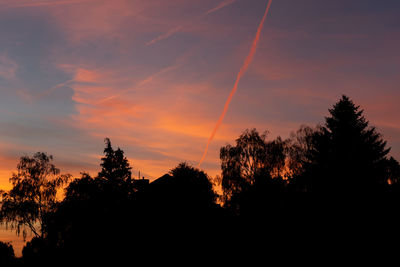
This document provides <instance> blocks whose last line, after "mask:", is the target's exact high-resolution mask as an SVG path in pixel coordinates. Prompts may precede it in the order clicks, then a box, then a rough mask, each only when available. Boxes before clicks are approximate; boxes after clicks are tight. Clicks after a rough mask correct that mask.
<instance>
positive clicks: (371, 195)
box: [0, 96, 400, 265]
mask: <svg viewBox="0 0 400 267" xmlns="http://www.w3.org/2000/svg"><path fill="white" fill-rule="evenodd" d="M329 113H330V115H329V116H328V117H327V118H326V119H325V124H324V125H317V126H316V127H314V128H312V127H308V126H301V127H300V128H299V129H298V130H297V132H295V133H293V134H291V136H290V138H288V139H286V140H283V139H282V138H280V137H277V138H276V139H273V140H267V133H266V132H265V133H262V134H260V133H258V132H257V130H255V129H252V130H245V131H244V132H243V133H242V134H241V135H240V136H239V138H238V139H237V140H236V143H235V145H229V144H228V145H226V146H224V147H222V148H221V150H220V159H221V170H222V173H221V177H220V178H219V179H218V183H219V185H220V186H221V189H222V195H221V196H219V195H218V194H217V193H216V192H217V190H216V189H215V187H214V185H213V183H212V179H211V178H210V177H209V176H208V175H207V174H206V173H205V172H204V171H202V170H200V169H197V168H194V167H192V166H190V165H189V164H188V163H180V164H179V165H178V166H176V167H175V168H173V169H172V170H171V171H170V172H169V173H167V174H165V175H163V176H162V177H160V178H158V179H155V180H154V181H152V182H151V183H147V181H145V180H135V179H132V174H131V171H132V167H131V165H130V163H129V161H128V160H127V158H126V157H125V155H124V151H123V150H122V149H120V148H118V149H116V150H114V149H113V147H112V145H111V141H110V139H108V138H106V139H105V149H104V156H103V157H102V158H101V162H100V167H101V170H100V172H99V173H98V175H97V177H94V178H93V177H91V176H90V175H89V174H88V173H82V174H81V177H80V178H76V179H73V180H72V181H71V182H70V183H69V184H68V186H67V187H66V188H65V194H64V199H63V200H62V201H61V202H57V201H56V198H55V193H56V191H57V189H58V188H60V187H61V186H62V185H63V184H64V183H65V182H66V181H67V180H68V179H69V178H70V177H69V175H64V176H62V175H60V171H59V170H58V169H57V168H55V166H54V165H53V164H52V163H51V161H52V157H51V156H47V155H46V154H45V153H37V154H35V155H34V157H33V158H29V157H22V158H21V161H20V163H19V164H18V167H17V168H18V173H17V174H14V175H13V178H11V179H10V180H11V182H12V183H13V189H12V190H10V191H9V192H6V193H3V194H2V196H3V203H2V207H1V215H2V220H3V221H6V222H10V223H14V227H16V228H17V231H19V229H21V227H22V226H23V225H27V226H28V227H29V226H30V225H32V226H35V227H36V225H35V224H34V223H35V222H40V224H39V226H40V228H33V229H32V231H33V232H34V233H36V236H35V237H34V238H33V239H32V240H31V241H30V242H28V243H27V244H26V246H25V247H24V249H23V263H24V264H26V265H39V264H41V265H47V264H48V265H50V264H54V262H56V261H58V262H59V261H60V260H62V262H63V264H76V263H77V261H78V259H79V263H80V264H91V265H94V264H104V262H105V261H106V260H107V261H109V260H111V261H113V264H114V265H119V264H120V265H122V264H124V265H125V264H126V263H127V262H135V263H137V262H142V261H146V263H147V264H151V263H163V264H166V263H169V262H174V263H175V262H176V261H178V260H179V259H183V256H182V255H184V256H185V257H190V258H192V259H205V258H207V256H210V252H212V251H221V250H222V251H224V252H226V253H228V254H224V255H239V253H243V251H246V250H247V251H252V252H253V251H254V249H255V250H256V249H257V246H254V244H256V243H254V240H257V239H258V241H265V240H267V238H269V239H268V240H271V236H274V235H276V236H277V237H279V238H280V239H282V236H285V235H286V236H290V235H291V234H293V236H296V235H295V233H296V232H299V233H306V234H304V236H301V240H304V239H306V238H308V236H307V233H308V231H310V232H312V231H315V230H316V229H318V230H319V229H323V228H324V227H326V222H328V221H333V222H339V223H340V222H341V221H343V219H344V218H345V219H346V220H348V219H349V218H352V217H354V216H355V215H360V214H361V215H365V218H367V219H368V218H373V217H377V218H379V219H382V220H384V219H385V218H390V215H391V214H394V212H393V211H395V210H396V209H398V207H399V205H400V201H399V199H398V193H399V192H400V164H399V162H398V161H397V160H395V159H394V158H393V157H390V158H389V157H388V153H389V149H388V148H386V142H385V141H384V140H383V138H382V136H381V135H380V134H379V133H378V132H377V130H376V128H374V127H372V126H370V125H369V122H368V121H367V120H366V119H365V117H364V115H363V110H360V107H358V106H356V105H355V104H354V103H353V102H352V101H351V100H350V99H349V98H348V97H346V96H343V97H342V98H341V99H340V100H339V101H338V102H337V103H336V104H335V105H334V106H333V108H332V109H330V110H329ZM218 200H219V201H220V203H218ZM255 219H256V220H255ZM28 222H29V223H28ZM324 237H326V236H324ZM242 242H243V243H242ZM252 242H253V243H252ZM243 244H245V245H243ZM257 244H259V242H257ZM274 245H275V243H274ZM3 248H4V249H5V250H7V251H8V252H6V253H9V252H10V251H9V247H7V244H6V245H5V247H4V246H3ZM1 249H2V246H1V244H0V253H3V252H1ZM10 255H11V254H10ZM212 255H214V254H212ZM158 260H159V261H158Z"/></svg>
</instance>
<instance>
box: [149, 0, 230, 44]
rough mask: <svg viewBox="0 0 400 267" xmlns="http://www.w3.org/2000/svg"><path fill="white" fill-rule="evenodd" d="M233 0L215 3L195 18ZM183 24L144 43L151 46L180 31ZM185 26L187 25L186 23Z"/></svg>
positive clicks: (206, 14) (227, 4)
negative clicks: (215, 4)
mask: <svg viewBox="0 0 400 267" xmlns="http://www.w3.org/2000/svg"><path fill="white" fill-rule="evenodd" d="M235 2H236V0H226V1H223V2H221V3H220V4H219V5H217V6H216V7H214V8H211V9H209V10H207V11H206V12H205V13H203V14H202V15H201V16H199V17H198V18H197V19H199V18H203V17H205V16H208V15H210V14H212V13H215V12H217V11H218V10H220V9H222V8H224V7H227V6H229V5H231V4H233V3H235ZM192 23H193V22H192ZM184 26H185V25H179V26H177V27H175V28H172V29H170V30H169V31H167V32H166V33H163V34H161V35H159V36H157V37H156V38H154V39H152V40H151V41H149V42H147V43H146V46H151V45H153V44H155V43H158V42H160V41H162V40H165V39H167V38H169V37H171V36H172V35H174V34H176V33H177V32H180V31H181V30H182V29H183V28H184ZM186 26H187V25H186Z"/></svg>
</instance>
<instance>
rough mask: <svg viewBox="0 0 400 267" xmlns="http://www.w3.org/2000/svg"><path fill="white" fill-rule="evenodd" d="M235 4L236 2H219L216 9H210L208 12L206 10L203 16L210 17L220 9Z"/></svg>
mask: <svg viewBox="0 0 400 267" xmlns="http://www.w3.org/2000/svg"><path fill="white" fill-rule="evenodd" d="M235 2H236V0H226V1H223V2H221V3H220V4H219V5H217V6H216V7H214V8H211V9H210V10H208V11H207V12H205V13H204V16H206V15H210V14H212V13H214V12H217V11H218V10H220V9H221V8H224V7H226V6H229V5H231V4H233V3H235Z"/></svg>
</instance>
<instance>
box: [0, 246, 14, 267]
mask: <svg viewBox="0 0 400 267" xmlns="http://www.w3.org/2000/svg"><path fill="white" fill-rule="evenodd" d="M14 260H15V255H14V248H13V246H12V245H11V244H10V243H5V242H2V241H0V265H1V266H11V264H12V263H14Z"/></svg>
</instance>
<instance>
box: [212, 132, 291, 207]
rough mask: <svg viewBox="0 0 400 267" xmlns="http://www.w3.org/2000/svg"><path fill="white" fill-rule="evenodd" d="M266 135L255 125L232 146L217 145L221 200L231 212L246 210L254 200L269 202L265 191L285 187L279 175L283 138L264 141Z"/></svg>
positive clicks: (282, 163)
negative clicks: (219, 159)
mask: <svg viewBox="0 0 400 267" xmlns="http://www.w3.org/2000/svg"><path fill="white" fill-rule="evenodd" d="M266 136H267V134H266V133H264V134H262V135H260V134H259V133H258V132H257V131H256V130H255V129H252V130H250V131H249V130H246V131H245V132H243V134H242V135H240V137H239V138H238V139H237V140H236V146H231V145H226V146H225V147H222V148H221V151H220V158H221V169H222V179H221V186H222V190H223V201H224V203H225V206H226V207H227V208H229V209H231V210H233V211H235V212H238V213H241V212H247V211H246V209H250V208H251V207H252V206H254V205H255V204H257V203H260V202H262V203H266V202H269V201H270V200H271V199H267V198H265V197H267V196H268V194H267V193H268V192H270V193H272V192H274V193H279V192H282V191H283V190H284V188H285V184H286V181H285V180H284V179H283V176H282V175H283V171H284V167H285V160H286V152H285V151H286V143H287V142H286V141H283V140H282V139H281V138H280V137H278V138H277V139H276V140H273V141H267V140H266ZM246 207H247V208H246Z"/></svg>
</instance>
